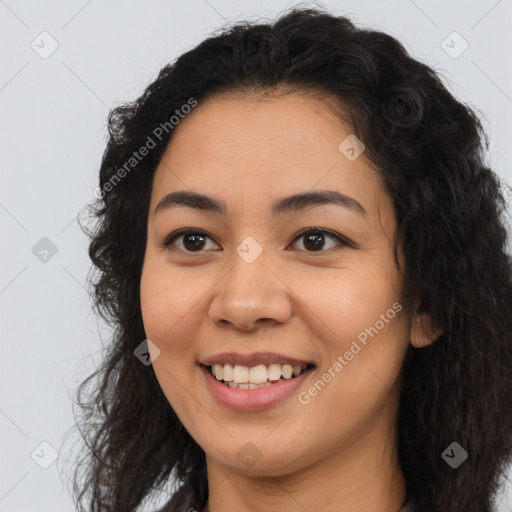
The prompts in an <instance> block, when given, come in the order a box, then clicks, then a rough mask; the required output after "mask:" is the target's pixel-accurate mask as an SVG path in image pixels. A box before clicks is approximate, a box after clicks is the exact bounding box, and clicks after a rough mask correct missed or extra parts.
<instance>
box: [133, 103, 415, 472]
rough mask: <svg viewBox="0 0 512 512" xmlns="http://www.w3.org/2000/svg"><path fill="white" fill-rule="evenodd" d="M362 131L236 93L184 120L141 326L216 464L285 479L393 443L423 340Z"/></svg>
mask: <svg viewBox="0 0 512 512" xmlns="http://www.w3.org/2000/svg"><path fill="white" fill-rule="evenodd" d="M350 134H351V130H350V128H349V127H348V126H345V125H344V124H343V123H342V122H341V121H340V120H339V118H337V117H335V116H334V114H333V113H332V112H331V111H330V110H329V109H328V108H326V106H325V105H324V104H323V103H321V102H320V101H319V100H314V99H312V98H308V97H306V96H302V95H298V94H290V95H286V96H281V97H273V98H270V97H267V98H266V99H263V100H261V99H257V98H255V97H252V96H248V95H246V96H243V95H238V96H233V95H231V96H229V97H228V96H222V95H221V96H216V97H213V98H211V99H209V100H207V101H205V102H203V103H200V104H199V105H198V106H197V107H196V109H194V110H193V111H192V112H191V113H190V114H189V115H188V116H187V117H186V118H184V119H183V120H181V121H180V124H179V125H178V126H177V127H176V128H174V131H173V136H172V139H171V141H170V143H169V145H168V148H167V150H166V152H165V154H164V156H163V158H162V160H161V162H160V165H159V166H158V168H157V170H156V173H155V176H154V182H153V189H152V196H151V204H150V210H149V217H148V236H147V247H146V253H145V259H144V266H143V272H142V279H141V285H140V286H141V307H142V316H143V321H144V327H145V331H146V336H147V338H148V339H149V340H151V342H152V344H154V345H151V344H150V347H151V346H153V349H152V350H151V355H152V358H153V368H154V371H155V374H156V376H157V379H158V381H159V383H160V386H161V388H162V390H163V392H164V394H165V396H166V397H167V399H168V401H169V403H170V404H171V406H172V407H173V409H174V410H175V412H176V414H177V415H178V417H179V418H180V420H181V422H182V423H183V425H184V426H185V428H186V429H187V430H188V431H189V432H190V434H191V435H192V437H193V438H194V439H195V440H196V442H197V443H198V444H199V445H200V446H201V447H202V448H203V450H204V451H205V453H206V456H207V463H208V465H209V467H210V466H214V465H215V466H217V467H221V466H222V467H224V468H226V469H229V470H230V471H236V472H239V473H247V474H254V475H258V474H259V475H264V474H268V473H271V474H272V475H284V474H287V473H291V472H294V471H299V470H305V469H306V468H308V467H312V466H313V465H315V464H318V463H321V462H322V463H328V462H329V461H333V462H334V461H336V460H338V461H339V460H340V459H339V458H340V457H346V456H347V455H348V454H352V455H353V456H354V457H356V456H357V457H364V453H365V450H366V451H367V450H368V447H369V446H373V447H375V446H379V445H382V444H384V443H387V442H389V439H390V438H392V436H393V426H394V424H395V418H396V408H397V403H398V399H399V393H400V386H399V378H398V377H399V374H400V369H401V365H402V362H403V358H404V355H405V352H406V349H407V346H408V343H409V342H410V322H409V319H408V318H407V317H406V316H405V313H404V310H402V306H401V292H402V281H401V276H400V273H399V271H398V269H397V266H396V264H395V260H394V255H393V254H394V253H393V243H394V236H395V231H396V219H395V215H394V210H393V204H392V201H391V199H390V197H389V195H388V194H387V193H386V192H385V190H384V189H383V187H382V185H381V182H380V180H379V176H378V174H377V172H376V171H375V170H374V169H373V168H372V166H371V164H370V163H369V161H368V160H367V159H366V158H365V155H364V152H363V153H362V154H361V155H360V156H359V157H357V158H354V157H355V156H357V152H358V149H360V147H359V146H357V145H354V142H353V139H349V140H348V141H346V142H345V143H344V144H342V145H341V149H340V148H339V146H340V143H342V141H344V140H345V139H346V138H347V137H348V136H349V135H350ZM356 142H357V141H356ZM350 148H353V149H354V151H351V149H350ZM176 192H182V194H181V195H174V196H172V195H170V194H173V193H176ZM185 193H186V194H189V196H188V197H187V196H186V194H185ZM312 193H315V194H317V195H316V196H305V197H303V198H302V199H300V198H299V199H297V197H298V196H299V195H301V194H312ZM193 194H201V195H204V196H208V198H210V199H209V200H208V199H204V198H203V199H201V198H197V197H194V196H193ZM294 196H295V199H296V200H293V199H291V200H288V201H284V200H285V199H286V198H290V197H292V198H293V197H294ZM215 205H217V207H215V208H214V206H215ZM219 205H220V206H222V205H223V206H224V208H221V207H219ZM155 347H156V348H157V349H158V350H156V348H155ZM213 363H215V364H216V365H219V366H215V368H216V369H215V371H216V372H218V375H217V377H220V379H221V380H218V379H217V378H216V377H213V376H212V375H211V373H210V371H209V368H208V367H209V366H211V365H213ZM237 363H238V364H237ZM280 363H281V364H280ZM270 364H272V365H273V366H272V367H270V366H269V365H270ZM288 364H289V365H290V366H292V368H291V369H290V368H289V367H288ZM276 365H277V366H276ZM306 365H307V366H306ZM294 366H295V368H294ZM305 367H306V371H303V373H301V374H299V375H297V376H293V375H292V378H289V377H290V374H289V372H290V370H291V371H292V373H293V372H294V371H295V373H297V374H298V373H299V371H302V370H303V369H304V368H305ZM247 368H249V369H248V370H247ZM283 375H284V376H283ZM248 378H249V379H250V380H251V381H252V382H253V384H254V383H255V384H256V386H257V387H256V388H255V389H239V386H240V384H237V385H236V388H234V387H230V384H224V383H222V381H223V380H225V381H226V382H227V381H232V380H233V379H234V380H238V381H239V382H240V381H244V380H247V379H248ZM269 378H270V379H276V378H278V379H279V380H269ZM262 380H263V381H264V382H261V381H262ZM231 385H233V386H235V384H234V383H233V382H231ZM260 385H261V386H262V387H260ZM249 386H250V384H247V387H249ZM241 387H242V388H244V387H246V386H244V385H241ZM250 387H253V388H254V387H255V386H254V385H253V386H250ZM369 441H370V442H369Z"/></svg>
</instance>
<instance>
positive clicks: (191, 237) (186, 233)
mask: <svg viewBox="0 0 512 512" xmlns="http://www.w3.org/2000/svg"><path fill="white" fill-rule="evenodd" d="M177 239H181V240H180V242H181V243H180V244H179V245H181V247H175V246H174V242H175V240H177ZM205 239H210V240H211V238H210V237H209V236H208V235H207V234H206V233H204V232H203V231H200V230H191V229H188V230H181V231H178V232H176V233H173V234H171V235H170V236H169V237H168V238H166V240H165V241H164V243H163V244H161V247H162V248H165V249H169V250H180V251H183V252H202V249H203V248H204V246H205Z"/></svg>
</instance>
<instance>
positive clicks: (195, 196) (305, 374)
mask: <svg viewBox="0 0 512 512" xmlns="http://www.w3.org/2000/svg"><path fill="white" fill-rule="evenodd" d="M109 133H110V138H109V141H108V145H107V148H106V151H105V154H104V157H103V161H102V165H101V170H100V188H99V190H98V194H97V195H98V201H97V204H95V205H94V206H95V209H94V210H93V212H94V215H95V217H96V220H97V221H98V223H97V225H96V228H95V229H94V230H93V231H92V232H90V236H91V244H90V256H91V258H92V261H93V263H94V265H95V266H96V268H97V270H98V275H97V279H96V280H95V281H94V284H95V301H96V304H97V306H98V309H99V311H100V312H101V313H102V314H103V316H104V317H105V318H106V319H108V320H109V321H110V322H111V324H112V325H113V326H114V327H115V333H114V336H113V338H112V345H111V346H110V351H109V353H108V355H107V357H106V359H105V362H104V364H103V366H102V367H101V368H100V369H99V370H98V371H97V372H96V373H95V374H93V375H91V376H90V377H89V378H88V379H87V380H86V381H85V382H84V383H83V385H82V389H81V390H80V393H79V401H80V403H81V404H82V406H83V407H84V411H85V412H86V415H85V418H84V421H83V425H82V431H83V435H84V437H85V439H86V440H87V442H88V446H89V459H90V460H89V459H88V460H87V462H86V463H85V464H83V465H82V466H81V467H80V468H79V469H83V470H84V471H85V477H84V478H81V479H80V478H79V472H78V471H77V473H76V475H75V478H76V480H75V483H76V486H75V490H76V493H77V501H80V502H82V500H83V498H84V497H85V496H86V495H87V493H90V505H89V508H87V510H91V511H93V510H94V511H99V510H102V511H103V510H109V511H116V512H121V511H123V512H124V511H127V510H135V509H136V507H138V506H139V505H140V504H141V503H142V502H143V501H144V500H145V499H147V498H148V496H150V493H151V491H152V490H153V489H166V490H165V492H167V493H168V494H169V497H171V500H170V502H169V503H168V504H167V505H166V507H164V508H163V509H162V510H165V511H171V510H172V511H174V510H176V511H177V510H180V511H181V510H197V511H200V510H202V511H205V512H217V511H219V510H239V511H248V510H265V511H274V510H279V511H283V510H287V511H288V510H289V511H292V510H307V511H315V510H322V511H339V510H354V511H355V510H357V511H365V512H377V511H378V512H397V511H398V510H400V511H401V512H405V511H413V510H415V511H418V512H422V511H435V512H456V511H457V512H460V511H464V512H483V511H490V510H491V506H492V504H493V500H494V497H495V494H496V491H497V489H498V485H499V483H500V477H501V476H502V475H503V470H504V469H505V468H506V464H507V463H508V462H509V461H510V455H511V453H512V444H511V439H512V415H511V406H512V385H511V384H512V376H511V372H510V368H512V341H511V339H512V336H511V333H512V320H511V319H512V315H511V314H510V304H511V302H512V301H511V299H512V269H511V264H510V259H509V257H508V256H507V253H506V242H507V235H506V230H505V227H504V221H503V218H502V213H503V210H504V208H505V201H504V199H503V196H502V192H501V189H500V185H499V180H498V178H497V176H496V175H495V174H494V173H493V172H492V171H491V169H489V168H487V167H486V166H485V164H484V163H483V147H482V140H483V138H484V134H483V133H482V128H481V125H480V123H479V121H478V119H477V117H476V116H475V115H474V113H473V112H472V111H471V110H470V109H469V108H468V107H467V106H465V105H463V104H462V103H460V102H458V101H457V100H456V99H455V98H454V97H453V96H452V95H451V94H450V93H449V92H448V91H447V90H446V88H445V87H444V86H443V84H442V83H441V81H440V79H439V78H438V76H437V75H436V74H435V73H434V71H433V70H431V69H430V68H429V67H427V66H426V65H424V64H422V63H420V62H418V61H416V60H414V59H412V58H411V57H410V56H409V55H408V54H407V53H406V51H405V50H404V48H403V47H402V45H401V44H400V43H399V42H397V41H396V40H395V39H393V38H392V37H390V36H389V35H386V34H384V33H382V32H376V31H371V30H364V29H360V28H357V27H355V26H354V25H353V24H352V23H351V22H350V21H349V20H348V19H346V18H343V17H335V16H332V15H330V14H329V13H327V12H323V11H321V10H312V9H302V10H301V9H296V10H293V11H290V12H289V13H287V14H286V15H284V16H282V17H281V18H280V19H279V20H278V21H276V22H275V23H274V24H272V25H263V24H262V25H254V24H253V25H251V24H239V25H237V26H234V27H232V28H230V29H228V30H226V31H224V32H223V33H222V34H219V35H216V36H212V37H210V38H209V39H207V40H205V41H204V42H203V43H201V44H200V45H199V46H197V47H196V48H194V49H192V50H191V51H189V52H187V53H185V54H184V55H182V56H181V57H180V58H179V59H178V60H177V61H176V62H175V63H174V64H172V65H169V66H166V67H165V68H163V69H162V70H161V72H160V74H159V76H158V77H157V79H156V80H155V81H154V82H153V83H151V84H150V85H149V86H148V88H147V89H146V91H145V92H144V94H143V95H142V96H141V97H140V98H139V99H138V100H136V101H135V102H134V103H132V104H128V105H125V106H121V107H118V108H116V109H114V110H113V112H112V113H111V115H110V118H109ZM150 363H152V364H150ZM98 378H99V379H100V385H99V386H98V388H97V389H95V390H94V393H93V395H92V396H91V397H90V399H89V401H88V402H84V401H83V400H81V394H82V393H83V391H84V389H85V387H86V385H87V384H88V383H94V382H95V380H97V379H98ZM98 415H99V418H100V420H99V421H98V419H97V418H98ZM93 419H94V421H95V422H94V423H93ZM170 477H172V479H176V481H177V483H178V484H179V485H180V486H181V487H180V489H179V491H178V492H175V493H174V494H173V493H172V492H171V490H170V489H169V487H165V485H166V484H168V483H169V478H170ZM171 494H172V496H170V495H171ZM82 510H83V509H82Z"/></svg>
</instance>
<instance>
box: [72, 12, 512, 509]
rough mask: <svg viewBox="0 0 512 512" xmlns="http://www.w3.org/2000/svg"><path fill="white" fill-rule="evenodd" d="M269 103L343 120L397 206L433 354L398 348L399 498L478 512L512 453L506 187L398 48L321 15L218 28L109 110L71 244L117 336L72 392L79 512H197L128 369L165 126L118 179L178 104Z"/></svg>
mask: <svg viewBox="0 0 512 512" xmlns="http://www.w3.org/2000/svg"><path fill="white" fill-rule="evenodd" d="M278 88H279V89H280V90H282V89H283V88H284V90H285V91H286V92H296V91H312V92H317V93H319V94H320V95H328V96H329V97H331V96H334V97H336V98H338V100H339V101H340V103H341V104H342V105H343V106H344V108H345V112H348V115H349V118H350V122H351V125H352V126H351V128H352V129H353V132H354V133H355V134H356V135H357V137H358V138H359V139H361V140H362V141H364V144H365V146H366V151H365V154H366V156H367V157H368V158H369V159H370V161H371V162H373V163H374V164H375V165H376V167H377V169H378V170H379V173H380V175H381V177H382V180H383V183H384V184H385V187H386V189H387V192H388V193H389V195H390V197H391V198H392V200H393V202H394V206H395V210H396V216H397V222H398V230H397V240H396V247H398V244H401V246H402V247H403V250H404V254H405V261H406V264H405V268H402V269H400V270H401V272H402V277H403V282H404V292H403V300H402V304H403V305H404V308H405V310H406V311H407V312H408V313H411V312H413V311H417V312H419V313H421V312H424V313H427V314H429V315H430V316H431V318H432V319H433V322H434V324H435V325H436V326H438V328H439V330H440V331H441V332H442V334H441V335H440V336H439V338H438V339H437V340H436V341H435V342H434V343H433V344H431V345H430V346H428V347H425V348H421V349H418V348H414V347H413V346H411V345H409V348H408V352H407V355H406V357H405V360H404V364H403V388H402V396H401V403H400V410H399V415H398V418H397V421H398V433H399V439H398V443H399V444H398V451H399V460H400V464H401V468H402V470H403V473H404V476H405V479H406V484H407V494H408V496H409V497H410V498H411V499H412V500H414V502H415V503H416V504H417V506H418V508H419V509H420V510H432V511H434V512H461V511H463V512H488V511H491V510H492V507H493V505H495V496H496V494H497V492H498V490H499V488H500V483H501V477H503V476H504V474H505V471H506V469H507V466H508V464H509V463H510V459H511V455H512V413H511V411H512V373H511V368H512V314H511V304H512V265H511V259H510V257H509V255H508V254H507V241H508V240H507V229H506V219H505V215H504V214H505V212H506V200H505V197H504V194H503V191H502V190H503V189H502V185H501V184H500V180H499V178H498V177H497V175H496V174H495V173H494V172H493V171H492V170H491V169H490V168H489V167H488V166H487V165H486V164H485V163H484V152H485V150H486V149H487V147H488V141H487V139H486V135H485V133H484V130H483V128H482V125H481V123H480V121H479V119H478V117H477V116H476V114H475V113H474V111H473V110H472V109H471V108H470V107H469V106H467V105H465V104H463V103H461V102H460V101H457V100H456V99H455V98H454V97H453V95H452V94H450V92H448V90H447V88H446V87H445V86H444V85H443V83H442V80H441V79H440V77H439V76H438V74H437V73H436V72H435V71H434V70H432V69H431V68H430V67H429V66H427V65H425V64H423V63H421V62H419V61H417V60H415V59H414V58H412V57H411V56H409V54H408V53H407V51H406V50H405V49H404V47H403V46H402V44H400V43H399V42H398V41H397V40H396V39H394V38H393V37H391V36H390V35H387V34H385V33H383V32H380V31H376V30H371V29H367V28H362V27H356V26H355V25H354V24H353V23H352V22H351V21H350V20H349V19H347V18H345V17H342V16H334V15H333V14H331V13H329V12H328V11H326V10H323V9H321V8H314V9H313V8H294V9H292V10H290V11H288V12H286V13H282V14H281V16H280V17H279V18H278V19H277V20H275V21H274V22H273V23H269V24H257V23H249V22H244V23H237V24H236V25H233V26H230V27H228V28H224V29H222V30H221V31H220V32H219V33H216V34H213V35H212V36H210V37H209V38H207V39H206V40H204V41H203V42H201V43H200V44H199V45H198V46H196V47H195V48H193V49H191V50H190V51H187V52H186V53H184V54H183V55H181V56H180V57H179V58H178V59H177V60H175V61H174V62H173V63H172V64H169V65H166V66H165V67H164V68H163V69H162V70H161V71H160V73H159V74H158V77H157V78H156V79H155V80H154V81H153V82H152V83H150V84H149V86H148V87H147V88H146V90H145V91H144V93H143V94H142V95H141V96H140V97H139V98H138V99H137V100H136V101H134V102H132V103H129V104H124V105H121V106H118V107H116V108H114V109H113V110H112V111H111V112H110V115H109V119H108V129H109V137H108V143H107V146H106V149H105V152H104V154H103V158H102V163H101V168H100V173H99V177H100V182H99V187H100V190H101V193H100V194H99V196H100V197H99V198H98V199H97V200H96V201H94V202H93V203H91V204H90V205H89V210H88V212H89V213H90V214H91V215H92V218H93V219H94V220H95V224H94V227H93V228H85V227H83V229H84V230H85V231H86V233H87V234H88V236H89V237H90V245H89V255H90V258H91V259H92V262H93V264H94V267H95V269H94V270H95V273H94V276H91V280H90V283H91V285H92V295H93V299H94V304H95V307H96V310H97V312H98V313H99V314H100V315H101V316H102V317H103V318H104V319H105V320H106V321H107V322H108V323H109V324H110V325H111V326H112V327H113V334H112V337H111V344H109V346H108V349H107V351H106V352H107V353H106V354H105V358H104V360H103V362H102V365H101V367H100V368H97V369H96V371H95V372H94V373H93V374H92V375H90V376H89V377H87V379H86V380H85V381H84V382H82V384H81V386H80V388H79V390H78V392H77V403H78V404H79V405H80V407H81V409H82V414H83V417H82V419H81V422H77V425H79V429H80V434H81V435H82V436H83V438H84V440H85V442H86V445H87V452H88V456H87V457H84V459H83V460H82V461H81V464H79V465H78V467H77V469H76V472H75V474H74V487H73V490H74V493H75V495H74V499H75V501H76V503H77V504H78V506H80V510H90V511H110V512H126V511H132V510H135V509H136V508H137V507H138V506H140V505H141V503H142V502H144V500H145V499H147V498H148V496H149V495H150V493H151V492H152V491H153V490H156V489H162V488H163V487H164V486H165V485H169V482H171V481H173V482H175V483H176V482H177V483H182V484H183V485H184V486H186V487H188V488H190V489H192V490H193V491H194V493H195V495H196V496H199V498H200V501H201V503H202V504H203V505H204V504H205V503H206V501H207V498H208V486H207V479H206V470H205V466H206V463H205V454H204V452H203V450H202V449H201V448H200V447H199V446H198V444H197V443H196V442H195V441H194V440H193V439H192V437H191V436H190V435H189V433H188V432H187V431H186V429H185V428H184V426H183V425H182V423H181V422H180V420H179V419H178V417H177V416H176V414H175V413H174V411H173V409H172V407H171V406H170V404H169V403H168V401H167V399H166V398H165V396H164V394H163V392H162V390H161V388H160V386H159V383H158V381H157V379H156V377H155V373H154V371H153V369H152V367H151V365H149V366H145V365H143V364H141V363H140V361H139V360H138V359H137V358H136V357H134V350H135V348H136V347H137V346H139V345H140V343H141V341H142V340H144V339H145V338H146V336H145V332H144V327H143V323H142V316H141V306H140V293H139V288H140V278H141V270H142V265H143V259H144V253H145V244H146V229H147V220H148V208H149V201H150V195H151V189H152V178H153V175H154V172H155V169H156V167H157V165H158V163H159V160H160V159H161V157H162V154H163V152H164V150H165V148H166V146H167V143H168V141H169V140H170V137H171V136H172V129H168V130H167V131H166V132H165V133H163V136H161V140H158V143H157V144H156V147H154V148H153V149H152V150H151V151H150V152H149V153H148V154H147V156H145V157H144V158H143V159H141V160H140V161H138V162H137V164H136V166H134V167H133V170H130V172H128V171H125V172H124V173H122V174H123V175H122V179H119V177H120V174H119V170H120V169H121V168H123V166H125V169H126V165H125V164H126V162H127V161H129V160H130V158H132V157H133V152H134V151H136V150H138V149H139V148H141V147H142V146H144V145H145V144H146V142H147V140H148V136H149V135H151V134H152V133H155V132H154V130H156V129H158V127H159V126H162V125H163V124H165V123H167V126H169V119H170V116H172V115H174V114H175V113H176V111H177V110H178V111H179V110H180V108H181V107H182V106H183V105H185V104H187V103H189V104H190V99H191V98H193V99H194V100H195V101H197V102H198V104H199V105H200V104H201V102H202V101H204V100H205V99H206V98H208V97H211V96H212V95H214V94H216V93H226V92H228V93H229V92H247V93H267V92H272V91H276V90H277V89H278ZM160 131H162V130H160ZM158 133H160V132H158ZM116 176H117V180H116ZM109 184H110V185H109ZM396 247H395V255H396V254H397V253H396ZM396 262H397V265H399V263H398V258H397V260H396ZM89 385H92V386H93V391H92V393H90V394H89V396H88V398H87V400H84V399H83V394H84V392H85V390H86V388H87V387H88V386H89ZM454 441H456V442H458V443H459V444H460V445H461V446H462V447H464V449H465V450H466V451H467V452H468V454H469V459H468V461H467V462H465V463H464V464H462V465H461V466H460V467H458V468H457V469H452V468H451V467H450V466H449V465H448V464H446V462H445V461H444V460H443V459H442V457H441V454H442V452H443V450H445V448H446V447H448V446H449V445H450V444H451V443H452V442H454ZM82 473H84V474H82ZM87 494H89V498H90V504H89V505H88V508H87V509H84V508H83V503H82V502H83V499H84V497H85V496H86V495H87Z"/></svg>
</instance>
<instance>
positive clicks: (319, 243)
mask: <svg viewBox="0 0 512 512" xmlns="http://www.w3.org/2000/svg"><path fill="white" fill-rule="evenodd" d="M300 239H303V246H304V249H302V250H305V251H306V252H326V251H327V250H329V249H332V248H335V247H339V246H340V245H341V246H342V247H347V246H350V245H351V244H350V243H349V242H348V241H347V240H345V239H344V238H342V237H341V236H340V235H337V234H335V233H332V232H330V231H327V230H325V229H311V228H310V229H308V230H306V231H302V232H301V233H300V234H299V235H298V236H297V237H296V238H295V239H294V242H296V241H297V240H300ZM329 239H331V240H335V241H337V242H338V243H337V244H334V245H331V246H330V247H327V248H326V247H325V246H326V244H327V245H328V242H327V241H328V240H329Z"/></svg>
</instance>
